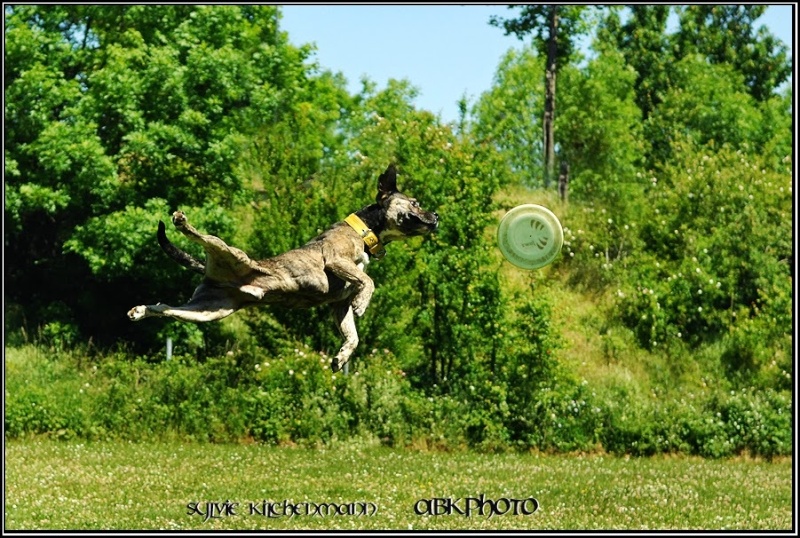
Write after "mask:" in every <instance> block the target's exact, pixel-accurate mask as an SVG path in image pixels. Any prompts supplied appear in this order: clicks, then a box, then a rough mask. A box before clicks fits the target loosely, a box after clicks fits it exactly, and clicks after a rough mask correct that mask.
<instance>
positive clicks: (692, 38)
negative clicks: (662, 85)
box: [674, 5, 792, 101]
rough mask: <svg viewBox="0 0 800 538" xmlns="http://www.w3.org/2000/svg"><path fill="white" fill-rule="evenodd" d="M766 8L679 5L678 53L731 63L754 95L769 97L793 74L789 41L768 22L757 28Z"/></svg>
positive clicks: (760, 6) (755, 96) (721, 62)
mask: <svg viewBox="0 0 800 538" xmlns="http://www.w3.org/2000/svg"><path fill="white" fill-rule="evenodd" d="M766 9H767V6H765V5H716V6H712V5H695V6H683V7H681V8H678V14H679V18H680V28H679V30H678V32H677V33H676V35H675V36H674V41H675V48H676V50H677V57H678V58H684V57H686V56H690V55H693V54H697V53H700V54H702V55H704V56H705V57H706V58H708V59H709V61H710V62H711V63H713V64H725V65H729V66H731V67H732V68H733V69H735V70H737V71H738V72H739V73H741V74H742V76H743V77H744V80H745V85H746V86H747V89H748V92H749V93H750V95H752V96H753V98H754V99H756V100H758V101H766V100H768V99H769V98H770V97H771V96H772V95H773V92H774V91H775V90H776V89H777V88H778V87H780V86H781V84H783V83H784V82H785V81H787V80H788V79H789V77H790V76H791V72H792V62H791V59H790V58H789V56H788V54H787V53H788V48H787V46H786V44H784V43H781V42H780V41H779V40H778V39H776V38H775V36H773V35H772V34H771V33H770V32H769V30H767V28H766V27H765V26H761V27H760V28H758V29H756V28H755V21H756V20H757V19H758V18H759V17H761V16H762V15H763V14H764V11H765V10H766Z"/></svg>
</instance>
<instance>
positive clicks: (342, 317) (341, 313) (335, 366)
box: [331, 302, 358, 372]
mask: <svg viewBox="0 0 800 538" xmlns="http://www.w3.org/2000/svg"><path fill="white" fill-rule="evenodd" d="M333 315H334V316H335V317H336V327H338V328H339V332H340V333H341V335H342V337H343V338H344V343H343V344H342V347H341V349H339V352H338V353H337V354H336V357H335V358H334V359H333V360H332V361H331V370H333V371H334V372H338V371H339V370H341V369H342V368H344V365H345V364H347V361H348V360H350V356H351V355H352V354H353V351H355V349H356V346H358V332H357V331H356V320H355V317H354V316H353V308H352V307H351V306H350V303H349V302H344V303H337V304H335V305H333Z"/></svg>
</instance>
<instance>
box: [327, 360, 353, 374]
mask: <svg viewBox="0 0 800 538" xmlns="http://www.w3.org/2000/svg"><path fill="white" fill-rule="evenodd" d="M348 360H349V358H346V359H345V358H339V357H336V358H335V359H333V360H332V361H331V371H332V372H333V373H334V374H335V373H336V372H339V371H341V370H342V368H344V366H345V364H347V361H348Z"/></svg>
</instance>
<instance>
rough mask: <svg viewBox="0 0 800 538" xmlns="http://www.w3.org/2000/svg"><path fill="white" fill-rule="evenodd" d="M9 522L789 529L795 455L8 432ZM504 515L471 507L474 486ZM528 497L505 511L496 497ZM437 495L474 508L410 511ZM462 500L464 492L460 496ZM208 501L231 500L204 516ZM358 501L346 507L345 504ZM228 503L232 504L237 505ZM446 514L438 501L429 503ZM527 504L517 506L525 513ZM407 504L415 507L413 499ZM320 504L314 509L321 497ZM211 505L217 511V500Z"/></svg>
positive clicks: (476, 494)
mask: <svg viewBox="0 0 800 538" xmlns="http://www.w3.org/2000/svg"><path fill="white" fill-rule="evenodd" d="M5 460H6V471H5V472H6V476H5V478H6V491H5V497H6V498H5V511H6V522H5V524H6V530H21V529H146V530H158V529H165V530H172V529H264V530H269V529H400V530H408V529H483V530H491V529H530V530H537V529H636V530H640V529H772V530H785V529H790V528H791V525H792V489H793V487H792V486H793V483H792V462H791V460H789V459H783V460H781V461H777V462H772V463H768V462H761V461H753V460H747V459H736V460H726V461H709V460H702V459H697V458H688V457H659V458H652V459H636V458H630V459H628V458H618V457H611V456H602V455H592V456H549V455H537V454H526V455H515V454H502V455H482V454H475V453H470V452H458V453H441V452H419V451H409V450H392V449H387V448H380V447H375V446H368V445H366V444H361V445H347V446H342V447H340V448H337V449H325V450H321V449H320V450H309V449H298V448H279V447H270V446H264V445H257V444H251V445H214V444H178V443H161V444H152V443H148V444H133V443H124V442H119V443H107V442H103V443H82V442H53V441H46V440H41V441H40V440H36V441H9V442H7V443H6V450H5ZM482 494H483V495H484V500H491V501H495V502H496V504H497V507H498V509H499V510H501V511H505V510H507V509H508V513H506V514H504V515H494V516H492V517H488V512H489V507H490V506H491V505H490V504H488V503H487V504H484V507H485V513H484V515H483V516H481V515H480V514H479V513H477V512H478V504H477V503H478V501H475V500H468V499H469V498H480V496H481V495H482ZM530 497H533V498H535V499H536V500H537V501H538V510H537V511H536V512H534V513H532V514H528V515H523V514H522V513H519V514H518V515H513V513H512V512H513V508H511V509H509V505H508V503H507V502H506V501H503V500H502V499H528V498H530ZM435 498H443V499H452V500H453V501H455V506H456V508H458V509H460V510H462V511H464V510H465V508H466V506H467V505H469V506H470V507H471V510H472V511H473V514H472V515H471V516H470V517H466V516H465V515H461V514H459V513H457V512H456V511H455V510H453V511H452V514H451V515H445V514H443V515H437V516H431V515H418V514H417V513H416V511H424V510H425V509H426V508H427V506H429V505H430V506H435V505H436V502H437V501H430V500H431V499H435ZM457 499H461V500H457ZM264 501H268V502H273V503H281V504H277V505H275V511H276V512H278V513H281V512H283V511H285V501H288V503H290V504H292V505H295V506H296V507H298V509H299V510H301V511H303V512H304V511H305V510H306V506H307V505H306V504H304V503H309V504H308V506H310V509H311V510H312V511H313V509H314V506H315V505H314V504H312V503H316V504H317V505H318V504H320V503H337V504H340V505H345V506H361V507H364V506H366V507H367V510H368V511H369V512H375V513H374V514H372V515H331V514H329V515H327V516H324V515H319V514H317V515H305V514H303V515H297V516H294V517H285V516H282V515H281V516H278V517H266V516H263V515H259V514H258V513H251V511H250V504H251V503H252V504H253V505H254V506H255V507H256V508H257V509H258V510H259V511H262V510H263V506H264ZM208 502H216V503H220V504H219V506H221V508H223V510H222V511H223V512H225V506H224V503H226V502H228V506H235V507H234V508H233V510H232V512H233V514H228V515H224V516H223V517H214V518H210V519H208V520H207V521H204V519H205V518H204V516H202V515H200V514H198V513H193V514H190V512H192V511H193V510H192V509H191V508H190V503H197V504H196V506H197V510H198V511H200V512H203V513H204V512H205V507H206V504H205V503H208ZM359 502H360V503H365V504H364V505H357V504H353V503H359ZM233 503H238V504H236V505H234V504H233ZM438 503H439V506H440V507H441V508H439V511H440V512H444V511H445V509H444V507H445V506H446V503H447V501H438ZM533 506H534V505H533V502H532V501H528V503H527V504H525V505H518V512H521V511H523V510H524V511H531V510H532V507H533ZM415 507H416V511H415ZM323 510H324V509H323ZM214 515H215V516H216V515H218V512H215V514H214Z"/></svg>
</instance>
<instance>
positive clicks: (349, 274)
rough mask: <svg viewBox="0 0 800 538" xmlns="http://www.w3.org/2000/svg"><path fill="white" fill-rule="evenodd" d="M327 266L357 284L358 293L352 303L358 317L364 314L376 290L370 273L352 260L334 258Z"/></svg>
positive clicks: (351, 282) (343, 278) (354, 284)
mask: <svg viewBox="0 0 800 538" xmlns="http://www.w3.org/2000/svg"><path fill="white" fill-rule="evenodd" d="M325 268H326V269H328V270H330V271H331V272H332V273H333V274H334V275H336V276H338V277H339V278H341V279H342V280H344V281H345V282H349V283H350V284H352V285H353V286H355V288H356V293H355V296H354V297H353V301H352V303H351V305H352V307H353V313H354V314H355V315H356V316H358V317H361V316H363V315H364V312H365V311H366V310H367V307H368V306H369V300H370V299H372V293H373V292H374V291H375V283H374V282H372V279H371V278H370V277H369V275H367V273H365V272H364V271H362V270H361V269H359V267H358V265H356V264H355V263H353V262H352V261H350V260H343V259H338V260H334V261H331V262H328V263H327V264H326V265H325Z"/></svg>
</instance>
